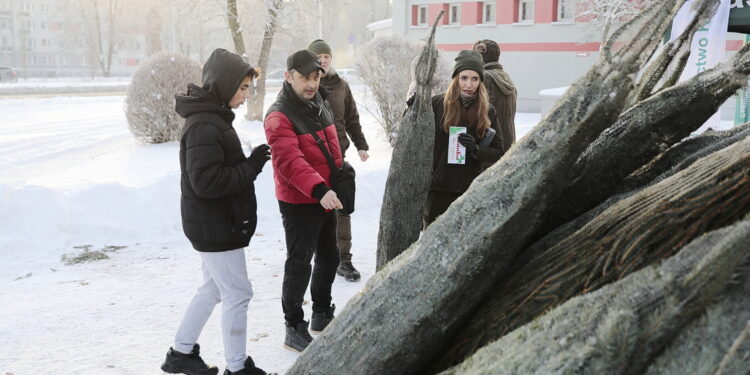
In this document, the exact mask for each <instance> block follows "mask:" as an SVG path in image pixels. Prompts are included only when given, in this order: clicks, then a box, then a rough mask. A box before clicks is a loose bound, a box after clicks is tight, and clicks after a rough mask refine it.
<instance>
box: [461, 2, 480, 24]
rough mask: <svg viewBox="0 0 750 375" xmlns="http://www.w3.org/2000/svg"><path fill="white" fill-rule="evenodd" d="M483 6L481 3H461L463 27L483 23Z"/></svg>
mask: <svg viewBox="0 0 750 375" xmlns="http://www.w3.org/2000/svg"><path fill="white" fill-rule="evenodd" d="M482 4H483V3H481V2H479V1H472V2H468V3H461V25H464V26H467V25H476V24H479V23H482Z"/></svg>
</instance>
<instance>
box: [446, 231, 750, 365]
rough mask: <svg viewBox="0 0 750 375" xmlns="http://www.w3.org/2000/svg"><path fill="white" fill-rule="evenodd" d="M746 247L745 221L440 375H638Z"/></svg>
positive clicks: (740, 265) (730, 272) (728, 276)
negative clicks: (570, 374)
mask: <svg viewBox="0 0 750 375" xmlns="http://www.w3.org/2000/svg"><path fill="white" fill-rule="evenodd" d="M749 245H750V221H748V220H744V221H740V222H738V223H737V224H735V225H732V226H729V227H726V228H722V229H720V230H717V231H714V232H711V233H709V234H708V235H706V236H702V237H700V238H698V239H696V240H694V241H692V242H691V243H690V244H688V245H687V246H685V247H684V248H682V249H681V250H680V251H679V253H678V254H677V255H675V256H673V257H671V258H669V259H668V260H666V261H665V262H664V263H663V264H662V265H661V266H659V267H655V266H651V267H648V268H646V269H643V270H641V271H639V272H637V273H635V274H633V275H630V276H629V277H627V278H625V279H623V280H620V281H618V282H617V283H614V284H612V285H608V286H606V287H605V288H602V289H601V290H598V291H596V292H593V293H590V294H588V295H585V296H582V297H580V298H575V299H572V300H570V301H568V302H566V303H565V304H563V305H561V306H560V307H558V308H556V309H554V310H552V311H551V312H549V313H548V314H545V315H544V316H542V317H541V318H539V319H537V320H535V321H534V322H532V323H529V324H527V325H525V326H523V327H521V328H519V329H517V330H515V331H513V332H511V333H510V334H508V335H506V336H504V337H502V338H501V339H499V340H497V341H495V342H493V343H492V344H490V345H487V346H485V347H484V348H482V349H481V350H480V351H478V352H477V353H476V354H475V355H473V356H472V357H470V358H468V359H467V360H466V361H464V362H463V363H462V364H461V365H459V366H456V367H454V368H451V369H449V370H447V371H445V372H443V373H441V375H458V374H461V375H475V374H569V373H576V374H623V375H624V374H641V373H643V371H645V370H646V368H647V366H648V365H649V364H650V363H651V361H652V360H653V359H654V358H655V357H656V356H657V355H658V354H659V353H660V351H661V350H662V349H663V348H664V347H665V346H666V345H667V344H668V343H669V342H670V341H671V340H672V338H673V337H674V336H675V335H676V334H677V333H678V332H680V330H681V328H682V327H683V326H684V325H685V324H686V323H688V322H690V321H691V320H692V319H694V318H695V317H696V316H698V315H699V314H700V313H701V312H703V311H704V309H705V308H706V307H707V306H709V304H710V303H712V302H713V301H714V299H715V298H716V297H717V296H720V295H721V293H722V292H723V291H724V290H725V289H726V288H727V286H728V285H730V284H731V283H732V282H733V279H734V277H735V276H736V273H738V272H743V269H744V268H745V266H746V265H747V264H748V260H749V259H750V252H748V251H747V249H748V246H749ZM744 272H747V270H746V269H744Z"/></svg>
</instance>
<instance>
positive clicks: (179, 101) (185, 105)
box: [175, 83, 234, 124]
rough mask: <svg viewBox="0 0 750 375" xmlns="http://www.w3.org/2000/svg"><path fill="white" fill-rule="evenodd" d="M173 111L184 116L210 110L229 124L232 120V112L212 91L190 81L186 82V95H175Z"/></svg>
mask: <svg viewBox="0 0 750 375" xmlns="http://www.w3.org/2000/svg"><path fill="white" fill-rule="evenodd" d="M175 111H176V112H177V114H179V115H180V116H182V117H184V118H188V117H189V116H190V115H193V114H195V113H199V112H212V113H216V114H217V115H219V116H221V118H222V119H224V120H225V121H227V122H228V123H230V124H231V123H232V121H233V120H234V112H232V110H231V109H230V108H229V107H227V106H226V105H224V104H223V103H222V102H221V100H219V98H218V97H216V95H214V93H212V92H210V91H207V90H204V89H203V88H202V87H199V86H196V85H194V84H192V83H191V84H188V88H187V94H186V95H175Z"/></svg>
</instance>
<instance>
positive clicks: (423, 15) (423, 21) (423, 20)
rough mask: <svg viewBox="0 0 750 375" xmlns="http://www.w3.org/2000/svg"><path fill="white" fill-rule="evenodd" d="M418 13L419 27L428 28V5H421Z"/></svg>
mask: <svg viewBox="0 0 750 375" xmlns="http://www.w3.org/2000/svg"><path fill="white" fill-rule="evenodd" d="M418 12H419V13H418V14H419V17H417V25H419V26H427V5H420V6H419V8H418Z"/></svg>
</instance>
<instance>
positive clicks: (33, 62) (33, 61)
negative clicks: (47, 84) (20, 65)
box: [31, 55, 37, 65]
mask: <svg viewBox="0 0 750 375" xmlns="http://www.w3.org/2000/svg"><path fill="white" fill-rule="evenodd" d="M36 62H37V60H36V56H34V55H32V56H31V65H36Z"/></svg>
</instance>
